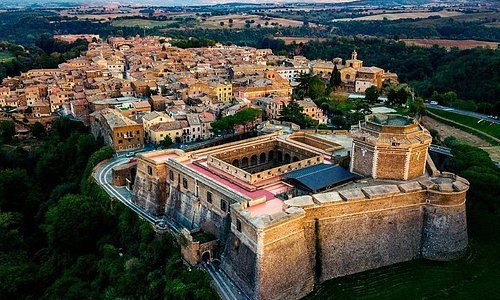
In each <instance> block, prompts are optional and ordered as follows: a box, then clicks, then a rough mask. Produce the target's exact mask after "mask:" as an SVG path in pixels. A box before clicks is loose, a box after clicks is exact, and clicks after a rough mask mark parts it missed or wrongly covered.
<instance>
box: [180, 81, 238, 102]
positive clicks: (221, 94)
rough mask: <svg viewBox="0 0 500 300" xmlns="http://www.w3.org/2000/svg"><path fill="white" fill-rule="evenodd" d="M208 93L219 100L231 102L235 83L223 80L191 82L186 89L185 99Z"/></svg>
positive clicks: (215, 99)
mask: <svg viewBox="0 0 500 300" xmlns="http://www.w3.org/2000/svg"><path fill="white" fill-rule="evenodd" d="M201 94H205V95H208V96H209V97H210V98H211V99H212V100H214V101H217V102H229V101H231V99H232V98H233V85H232V84H231V83H223V82H210V83H207V82H203V81H199V82H196V83H194V84H191V85H190V86H189V87H188V88H187V91H186V94H185V95H184V96H185V99H187V98H189V97H193V96H197V95H201Z"/></svg>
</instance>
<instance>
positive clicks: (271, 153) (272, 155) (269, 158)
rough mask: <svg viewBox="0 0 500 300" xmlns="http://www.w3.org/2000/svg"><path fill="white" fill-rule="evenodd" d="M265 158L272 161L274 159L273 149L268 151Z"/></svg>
mask: <svg viewBox="0 0 500 300" xmlns="http://www.w3.org/2000/svg"><path fill="white" fill-rule="evenodd" d="M267 159H268V160H269V161H272V160H273V159H274V150H271V151H269V153H268V154H267Z"/></svg>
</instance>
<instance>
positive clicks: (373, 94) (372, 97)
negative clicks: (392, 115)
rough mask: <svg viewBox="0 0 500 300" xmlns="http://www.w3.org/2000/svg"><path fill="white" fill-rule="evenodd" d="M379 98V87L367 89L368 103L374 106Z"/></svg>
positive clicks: (366, 98) (366, 97)
mask: <svg viewBox="0 0 500 300" xmlns="http://www.w3.org/2000/svg"><path fill="white" fill-rule="evenodd" d="M378 97H379V92H378V90H377V87H376V86H374V85H372V86H371V87H369V88H367V89H366V91H365V100H366V101H368V103H371V104H374V103H376V102H377V101H378Z"/></svg>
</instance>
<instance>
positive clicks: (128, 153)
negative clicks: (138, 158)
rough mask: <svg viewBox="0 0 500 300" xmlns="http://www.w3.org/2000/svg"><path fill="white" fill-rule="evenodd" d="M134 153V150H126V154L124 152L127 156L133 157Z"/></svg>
mask: <svg viewBox="0 0 500 300" xmlns="http://www.w3.org/2000/svg"><path fill="white" fill-rule="evenodd" d="M134 155H135V153H134V152H127V154H126V156H127V157H133V156H134Z"/></svg>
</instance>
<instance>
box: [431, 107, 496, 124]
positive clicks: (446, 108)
mask: <svg viewBox="0 0 500 300" xmlns="http://www.w3.org/2000/svg"><path fill="white" fill-rule="evenodd" d="M426 106H427V107H428V108H434V109H439V110H444V111H449V112H453V113H456V114H460V115H464V116H471V117H474V118H478V119H484V120H488V121H490V122H494V123H497V124H500V120H495V119H493V118H490V117H489V116H487V115H484V114H480V113H476V112H472V111H467V110H461V109H456V108H453V107H448V106H443V105H435V104H426Z"/></svg>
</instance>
